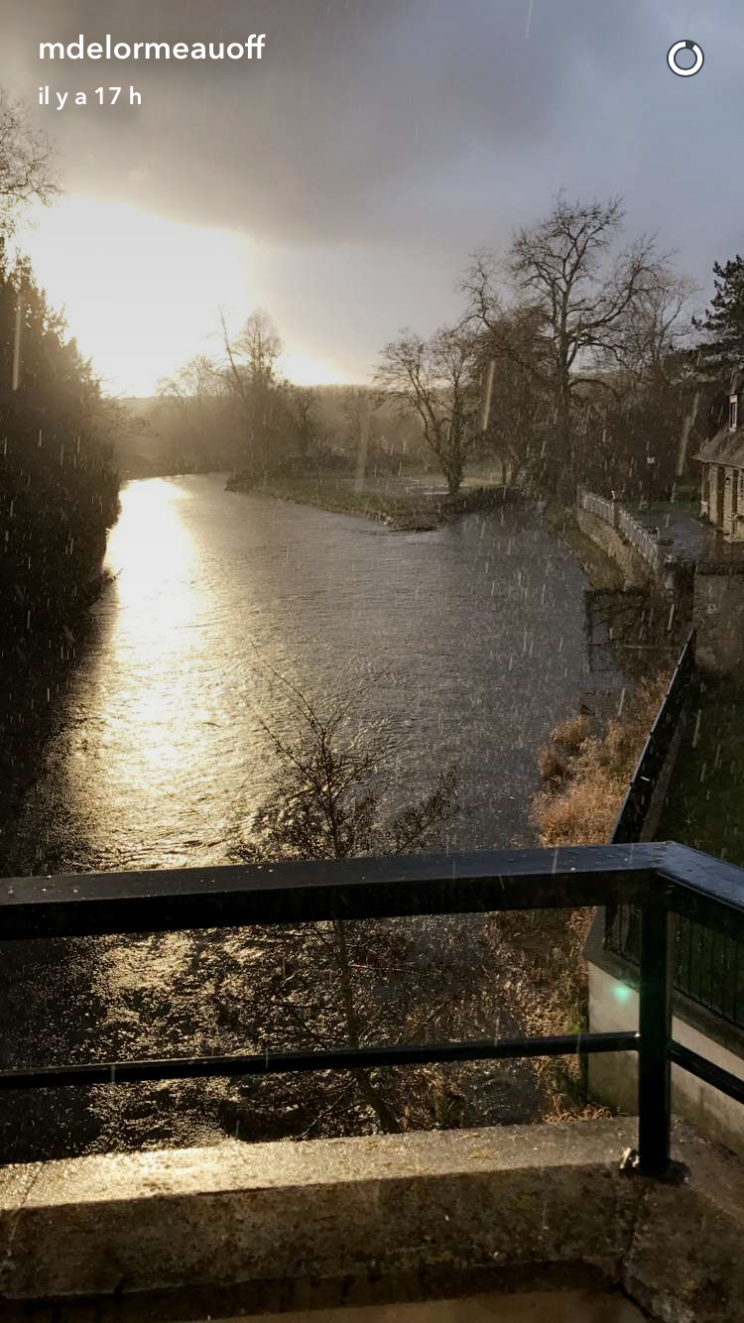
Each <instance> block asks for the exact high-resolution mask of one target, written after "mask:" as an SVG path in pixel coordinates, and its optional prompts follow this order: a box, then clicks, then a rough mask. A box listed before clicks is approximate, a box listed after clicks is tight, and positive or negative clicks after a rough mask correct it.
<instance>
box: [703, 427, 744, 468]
mask: <svg viewBox="0 0 744 1323" xmlns="http://www.w3.org/2000/svg"><path fill="white" fill-rule="evenodd" d="M695 459H699V460H701V462H702V463H703V464H723V465H726V467H728V468H732V469H744V427H737V429H736V431H735V432H730V431H729V429H728V427H722V428H721V430H720V432H716V434H715V436H713V437H711V439H710V441H706V442H705V445H704V446H702V447H701V449H700V450H699V451H698V453H697V455H696V456H695Z"/></svg>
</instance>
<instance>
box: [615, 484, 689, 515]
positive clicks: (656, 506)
mask: <svg viewBox="0 0 744 1323" xmlns="http://www.w3.org/2000/svg"><path fill="white" fill-rule="evenodd" d="M631 508H632V509H639V510H640V509H641V507H640V506H633V507H631ZM674 511H677V512H678V513H682V514H691V515H698V514H699V513H700V488H699V487H697V486H696V487H677V488H676V490H675V492H674V499H673V500H671V501H648V502H647V503H646V504H644V506H643V513H644V514H669V513H670V512H671V513H674Z"/></svg>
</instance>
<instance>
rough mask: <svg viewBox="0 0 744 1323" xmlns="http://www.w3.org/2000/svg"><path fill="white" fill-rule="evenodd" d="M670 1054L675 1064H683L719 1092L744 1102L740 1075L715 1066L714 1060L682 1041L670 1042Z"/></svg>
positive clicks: (691, 1073) (742, 1082)
mask: <svg viewBox="0 0 744 1323" xmlns="http://www.w3.org/2000/svg"><path fill="white" fill-rule="evenodd" d="M669 1056H670V1058H671V1060H672V1062H673V1064H674V1065H675V1066H681V1068H682V1069H683V1070H686V1071H688V1072H689V1074H690V1075H695V1076H696V1077H697V1078H698V1079H699V1080H704V1082H705V1083H706V1084H711V1085H712V1086H713V1088H714V1089H718V1092H719V1093H725V1094H726V1095H727V1097H729V1098H733V1099H735V1101H736V1102H741V1103H744V1080H742V1079H739V1077H738V1075H732V1074H731V1072H730V1071H728V1070H723V1068H722V1067H721V1066H715V1065H714V1064H713V1062H712V1061H706V1059H705V1057H701V1056H699V1055H698V1053H697V1052H693V1051H691V1049H690V1048H689V1047H683V1046H682V1044H681V1043H670V1045H669Z"/></svg>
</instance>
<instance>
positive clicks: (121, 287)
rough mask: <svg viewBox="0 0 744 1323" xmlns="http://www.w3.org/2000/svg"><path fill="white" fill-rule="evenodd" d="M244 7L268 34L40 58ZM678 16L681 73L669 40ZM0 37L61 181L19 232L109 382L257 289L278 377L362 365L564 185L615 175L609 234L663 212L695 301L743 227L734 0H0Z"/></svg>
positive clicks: (740, 67)
mask: <svg viewBox="0 0 744 1323" xmlns="http://www.w3.org/2000/svg"><path fill="white" fill-rule="evenodd" d="M254 32H255V33H263V34H265V37H266V40H265V47H264V52H263V56H262V59H261V60H260V61H259V60H256V59H253V60H247V59H246V60H241V61H239V62H238V61H236V62H233V61H230V60H224V61H222V62H218V61H213V62H204V63H201V62H192V61H191V60H183V61H176V60H171V61H170V62H168V63H163V62H155V61H152V60H151V61H148V62H144V61H142V60H138V61H136V62H135V61H119V60H117V61H111V62H110V63H109V62H105V61H93V60H88V59H86V60H77V61H75V60H64V61H54V62H50V61H49V60H45V61H40V59H39V42H41V41H63V42H65V43H67V42H70V41H72V40H77V38H78V37H79V36H80V35H81V34H83V35H84V36H85V39H86V41H87V42H95V41H103V40H104V39H105V36H106V34H107V33H110V34H111V35H112V38H113V39H114V40H115V41H121V42H129V43H130V44H131V43H133V42H134V41H169V42H171V43H176V42H178V41H184V42H189V43H191V42H196V41H204V42H209V41H218V42H219V41H224V42H226V43H227V42H230V41H246V40H247V39H248V37H249V36H250V34H251V33H254ZM682 39H685V40H693V41H695V42H697V43H698V44H699V45H700V46H701V47H702V49H703V51H704V54H705V64H704V66H703V68H702V70H701V71H700V73H699V74H697V75H696V76H695V77H690V78H680V77H675V76H674V75H673V74H672V73H671V72H670V70H669V68H668V66H667V62H666V53H667V50H668V48H669V46H670V45H671V44H672V43H673V42H675V41H678V40H682ZM0 40H1V41H2V49H3V53H4V59H3V72H2V75H0V82H2V84H3V85H4V86H5V87H6V88H7V89H8V90H9V91H10V92H11V93H12V94H13V95H15V96H18V97H21V98H22V99H23V100H24V101H25V102H26V103H27V104H28V106H29V113H30V116H31V118H32V120H33V122H34V124H35V125H36V126H37V127H38V128H41V129H43V130H44V131H46V132H47V133H48V134H49V135H50V137H52V138H53V139H54V140H55V142H56V146H57V150H58V159H59V168H60V172H61V175H62V178H63V183H64V188H65V194H64V197H63V198H62V199H61V200H60V201H58V202H57V203H56V204H55V205H54V206H53V207H51V208H48V209H46V210H44V211H43V212H40V213H39V215H38V216H36V217H35V224H34V228H33V229H29V230H27V231H24V233H23V236H22V239H23V244H24V247H25V248H26V250H27V251H28V252H29V253H30V255H31V257H32V260H33V262H34V265H35V267H36V270H37V273H38V275H39V277H40V279H41V281H42V283H43V284H44V285H45V287H46V288H47V290H48V292H49V294H50V296H51V298H52V300H53V302H54V303H55V304H56V305H64V307H65V308H66V312H67V318H68V322H69V325H70V329H71V331H72V332H73V333H74V334H75V335H76V336H77V338H78V341H79V343H80V346H81V348H82V349H83V351H84V352H85V353H86V354H90V355H92V357H93V361H94V365H95V366H96V368H97V369H98V371H99V372H100V373H101V374H102V375H103V378H104V380H105V382H106V384H107V385H108V387H109V388H110V389H112V390H115V391H116V392H118V393H127V394H129V393H133V394H140V395H142V394H149V393H151V392H152V391H153V390H154V389H155V387H156V384H157V381H158V380H159V378H161V377H164V376H168V375H170V374H171V373H172V372H173V371H175V370H176V369H177V368H178V366H179V365H180V364H181V363H182V362H183V361H184V360H186V359H187V358H188V357H190V356H191V355H192V354H195V353H204V352H210V351H211V350H214V349H216V347H217V328H218V325H219V314H220V309H221V310H222V311H223V312H224V313H225V316H226V317H227V319H228V322H229V324H230V325H231V326H232V325H235V326H237V325H238V324H239V322H240V321H241V320H242V319H244V318H245V317H246V316H247V315H248V314H249V313H250V312H251V311H252V310H253V309H254V308H255V307H257V306H263V307H265V308H267V309H268V310H269V312H270V313H271V314H272V316H273V317H274V319H275V321H276V323H277V325H278V327H279V330H280V332H281V334H282V337H283V340H284V343H285V347H286V357H285V362H284V369H285V372H286V373H287V375H288V376H290V377H292V378H293V379H295V380H298V381H301V382H312V381H350V380H363V379H366V378H367V377H368V376H369V374H370V373H371V371H372V370H373V369H374V365H375V360H376V357H377V354H378V352H379V350H380V348H381V346H382V345H383V344H384V343H385V342H386V341H388V340H390V339H392V338H393V337H394V336H395V335H396V333H397V332H398V331H399V330H400V329H401V328H402V327H404V326H410V327H412V328H414V329H415V330H418V331H420V332H421V333H422V334H428V333H429V332H430V331H432V330H433V329H434V328H435V327H436V326H437V325H439V324H441V323H442V322H445V321H447V320H449V319H452V318H454V317H456V316H457V315H458V313H459V311H460V308H461V306H462V295H461V294H460V292H459V290H458V281H459V279H460V277H461V274H462V272H463V270H464V269H465V267H466V266H467V263H468V257H469V255H470V254H471V253H472V252H474V251H475V250H478V249H482V248H484V247H488V248H495V249H499V248H503V246H504V245H506V244H507V243H508V242H509V237H510V234H511V233H512V231H513V229H514V228H515V227H517V226H520V225H527V224H530V223H531V222H533V221H535V220H536V219H538V218H539V217H540V216H542V215H544V214H545V212H547V211H549V209H550V207H551V205H552V202H553V199H554V197H555V195H556V194H557V193H558V192H559V191H560V190H564V191H565V193H566V194H567V195H568V196H569V197H570V198H582V199H593V198H604V197H607V196H609V195H614V194H621V195H622V196H623V198H624V200H625V205H626V210H627V222H626V223H627V238H628V239H631V238H633V237H635V236H636V235H638V234H639V233H646V232H649V231H652V232H655V233H658V240H659V245H660V248H661V249H662V250H663V251H665V252H673V253H674V255H675V258H674V260H675V262H676V263H677V265H678V266H679V268H680V269H681V270H684V271H685V272H686V273H688V274H690V275H691V276H693V277H694V278H695V279H696V280H697V281H698V283H699V285H700V288H701V293H700V299H701V300H702V302H704V301H705V299H706V298H707V297H708V295H709V294H710V288H711V267H712V263H713V261H714V260H715V259H725V258H727V257H729V256H733V255H734V254H735V253H736V252H737V251H741V250H742V249H744V232H743V231H744V171H742V169H741V166H740V162H739V155H740V153H739V137H740V127H741V123H742V111H743V110H744V9H743V8H742V6H741V0H705V2H704V3H703V0H696V2H694V0H127V2H126V4H123V3H120V2H119V0H117V2H116V3H114V0H33V3H29V0H3V12H2V17H0ZM102 85H103V86H108V85H112V86H122V88H123V92H122V94H121V96H120V98H119V100H118V102H117V104H116V105H114V106H111V105H104V106H101V105H99V104H98V101H97V99H96V98H95V96H93V95H92V94H93V93H94V90H95V88H97V87H99V86H102ZM41 86H49V88H50V101H51V104H50V105H49V106H46V105H45V106H39V104H38V97H39V90H38V89H39V87H41ZM130 87H134V88H135V90H136V91H137V92H138V93H139V94H140V95H141V97H142V104H141V106H131V105H130V104H129V89H130ZM57 91H60V92H69V93H70V97H69V98H68V102H67V104H66V105H65V107H64V108H63V109H62V110H56V109H55V108H54V103H55V93H56V92H57ZM79 91H80V92H86V94H87V96H88V104H87V105H86V106H77V105H74V104H72V98H73V95H74V94H75V93H76V92H79Z"/></svg>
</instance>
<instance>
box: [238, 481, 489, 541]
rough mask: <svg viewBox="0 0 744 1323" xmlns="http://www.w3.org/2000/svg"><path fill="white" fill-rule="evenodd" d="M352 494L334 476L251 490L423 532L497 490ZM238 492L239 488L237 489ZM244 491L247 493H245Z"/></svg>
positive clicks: (479, 503) (484, 502)
mask: <svg viewBox="0 0 744 1323" xmlns="http://www.w3.org/2000/svg"><path fill="white" fill-rule="evenodd" d="M390 485H391V488H392V489H393V490H390V491H379V490H364V489H363V490H362V491H359V492H357V491H355V490H354V488H353V486H352V485H351V483H350V482H349V480H348V478H347V479H344V480H341V481H339V480H338V479H337V478H336V477H335V476H333V475H328V476H324V477H306V478H288V477H287V478H285V477H272V478H271V480H270V481H268V482H267V483H265V484H264V483H260V484H259V485H258V486H256V487H253V488H251V489H250V490H252V491H254V492H255V493H256V495H259V496H272V497H274V498H275V499H278V500H283V501H296V502H297V503H298V504H300V505H314V506H317V507H318V508H319V509H321V510H332V511H336V512H338V513H341V514H352V515H361V516H362V517H363V518H365V519H374V520H376V521H377V522H379V523H384V524H387V525H388V526H389V527H390V528H393V529H398V530H410V531H414V532H426V531H427V530H429V529H433V528H439V527H440V525H441V524H443V523H446V522H447V520H448V519H450V518H452V517H454V516H455V515H458V514H464V513H465V512H466V511H468V510H475V509H480V508H482V507H485V506H486V505H488V504H489V502H490V501H492V500H493V499H494V498H496V499H498V490H499V489H498V488H496V487H493V488H492V487H490V486H488V487H485V488H480V487H474V486H472V485H470V484H469V485H467V486H463V488H462V489H461V490H460V492H459V493H458V495H457V496H454V497H449V496H446V495H445V494H443V495H442V496H439V497H432V496H425V495H424V494H423V493H422V494H421V495H418V494H417V493H416V492H414V491H412V492H400V493H396V492H395V490H394V479H393V480H391V484H390ZM236 490H240V486H239V485H238V486H237V487H236ZM246 490H247V489H246Z"/></svg>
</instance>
